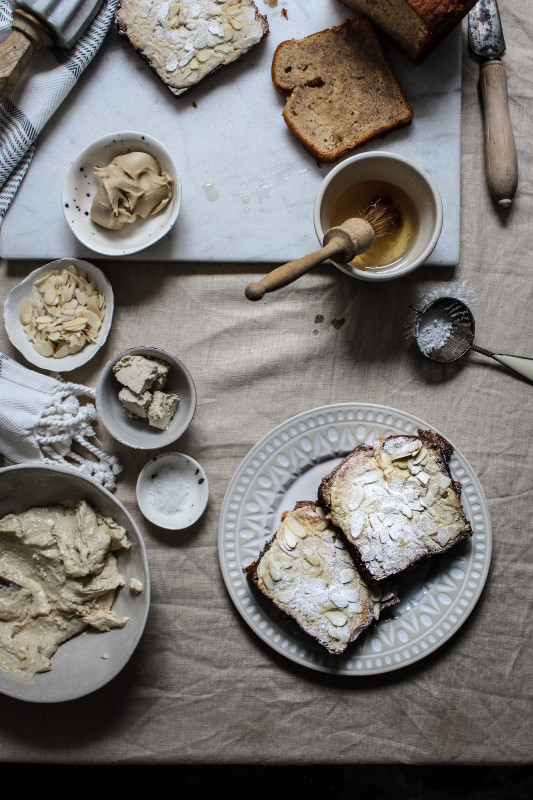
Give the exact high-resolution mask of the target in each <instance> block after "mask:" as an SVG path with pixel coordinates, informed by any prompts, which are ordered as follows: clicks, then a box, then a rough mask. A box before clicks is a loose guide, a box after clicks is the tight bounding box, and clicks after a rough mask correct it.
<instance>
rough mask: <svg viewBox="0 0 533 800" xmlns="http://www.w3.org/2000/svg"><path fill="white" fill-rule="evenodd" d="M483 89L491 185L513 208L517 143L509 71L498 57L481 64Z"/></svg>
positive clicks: (506, 205)
mask: <svg viewBox="0 0 533 800" xmlns="http://www.w3.org/2000/svg"><path fill="white" fill-rule="evenodd" d="M480 91H481V99H482V102H483V115H484V126H485V137H484V138H485V168H486V172H487V180H488V184H489V188H490V190H491V192H492V194H493V195H494V197H495V198H496V199H497V200H498V203H499V205H500V206H501V207H502V208H509V206H510V205H511V203H512V200H513V197H514V194H515V192H516V187H517V184H518V163H517V157H516V145H515V140H514V135H513V129H512V127H511V119H510V116H509V100H508V97H507V73H506V71H505V67H504V66H503V64H502V62H501V61H499V60H498V59H495V60H492V61H486V62H485V63H484V64H483V65H482V67H481V74H480Z"/></svg>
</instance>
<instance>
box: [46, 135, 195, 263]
mask: <svg viewBox="0 0 533 800" xmlns="http://www.w3.org/2000/svg"><path fill="white" fill-rule="evenodd" d="M62 204H63V213H64V215H65V220H66V221H67V223H68V225H69V227H70V229H71V231H72V232H73V234H74V235H75V236H76V238H77V239H78V240H79V241H80V242H81V243H82V244H83V245H85V246H86V247H88V248H90V249H91V250H94V251H95V252H97V253H101V254H102V255H107V256H125V255H130V254H132V253H137V252H139V251H140V250H144V249H145V248H147V247H150V245H152V244H155V242H157V241H159V240H160V239H161V238H162V237H163V236H166V234H167V233H168V232H169V231H170V230H171V228H172V226H173V225H174V223H175V222H176V219H177V216H178V213H179V209H180V205H181V181H180V176H179V172H178V169H177V167H176V165H175V163H174V161H173V159H172V157H171V156H170V153H169V152H168V151H167V150H166V148H165V147H164V146H163V145H162V144H161V142H159V141H158V140H157V139H154V138H153V137H152V136H149V135H148V134H145V133H139V132H136V131H128V132H123V133H109V134H107V135H106V136H103V137H102V138H100V139H97V140H96V141H95V142H92V143H91V144H89V145H88V146H87V147H85V148H84V149H83V150H82V151H81V152H80V153H79V154H78V155H77V156H76V157H75V158H74V159H73V160H72V161H71V162H70V165H69V167H68V170H67V174H66V177H65V181H64V184H63V192H62Z"/></svg>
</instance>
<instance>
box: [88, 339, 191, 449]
mask: <svg viewBox="0 0 533 800" xmlns="http://www.w3.org/2000/svg"><path fill="white" fill-rule="evenodd" d="M135 355H140V356H146V357H147V358H158V359H162V360H163V361H166V362H167V363H168V364H170V370H169V373H168V378H167V381H166V384H165V386H164V387H163V390H164V391H165V392H174V393H175V394H177V396H178V397H179V398H180V401H179V403H178V407H177V409H176V412H175V414H174V416H173V417H172V419H171V421H170V424H169V426H168V429H167V430H166V431H162V430H158V429H157V428H154V427H152V426H150V425H148V422H147V420H145V419H130V418H129V417H128V416H126V412H125V410H124V408H123V406H122V403H121V402H120V400H119V399H118V394H119V392H120V390H121V389H122V384H120V383H119V382H118V381H117V379H116V377H115V374H114V372H113V366H114V365H115V364H116V363H117V361H120V359H121V358H123V357H124V356H135ZM96 411H97V413H98V416H99V417H100V420H101V422H102V423H103V425H104V426H105V427H106V429H107V430H108V431H109V433H110V434H111V436H113V437H114V438H115V439H116V440H117V441H118V442H121V443H122V444H125V445H127V446H128V447H134V448H136V449H138V450H155V449H157V448H160V447H168V445H170V444H172V443H173V442H175V441H176V439H179V437H180V436H181V435H182V434H183V433H185V431H186V430H187V428H188V427H189V425H190V423H191V420H192V418H193V416H194V412H195V411H196V387H195V385H194V381H193V379H192V377H191V375H190V373H189V371H188V369H187V367H186V366H185V365H184V364H183V363H182V362H181V361H180V360H179V359H178V358H176V357H175V356H173V355H171V353H167V352H166V350H161V349H160V348H158V347H132V348H130V349H129V350H124V351H123V352H122V353H119V354H118V355H117V356H115V358H113V359H112V360H111V361H109V362H108V363H107V364H106V366H105V367H104V369H103V370H102V372H101V374H100V378H99V379H98V383H97V385H96Z"/></svg>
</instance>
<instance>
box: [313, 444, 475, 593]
mask: <svg viewBox="0 0 533 800" xmlns="http://www.w3.org/2000/svg"><path fill="white" fill-rule="evenodd" d="M452 452H453V448H452V446H451V445H450V444H449V442H447V441H446V440H445V439H444V438H443V437H442V436H439V435H438V434H436V433H433V432H432V431H423V430H418V435H417V436H404V435H401V436H388V437H380V438H378V439H376V440H374V441H373V442H370V443H369V444H361V445H359V446H358V447H356V448H355V450H353V452H352V453H350V454H349V455H348V456H347V457H346V458H345V459H343V461H341V463H340V464H339V465H338V466H337V467H336V468H335V469H334V470H333V471H332V472H331V473H330V474H329V475H327V476H326V477H325V478H324V479H323V480H322V482H321V484H320V486H319V491H318V498H319V502H320V503H321V504H323V505H324V507H326V508H327V509H328V510H329V514H330V516H331V520H332V522H333V523H334V524H335V525H338V526H339V528H341V530H342V531H343V532H344V535H345V536H346V538H347V539H348V541H349V542H350V544H351V545H352V546H353V548H354V552H355V557H356V562H357V565H358V568H359V570H360V572H361V573H362V574H363V575H364V576H366V578H367V579H369V580H383V579H384V578H387V577H389V576H391V575H396V574H397V573H399V572H402V571H403V570H405V569H407V568H409V567H412V566H413V565H414V564H416V563H417V562H418V561H420V559H422V558H425V557H427V556H432V555H435V554H436V553H442V552H444V551H445V550H448V549H449V548H450V547H453V546H454V545H455V544H457V543H458V542H460V541H462V540H463V539H466V538H467V537H469V536H471V535H472V528H471V526H470V522H469V521H468V519H467V518H466V516H465V514H464V511H463V507H462V505H461V500H460V494H461V485H460V483H458V482H457V481H454V480H453V478H452V476H451V474H450V469H449V461H450V457H451V455H452Z"/></svg>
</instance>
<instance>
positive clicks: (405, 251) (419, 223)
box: [313, 151, 442, 281]
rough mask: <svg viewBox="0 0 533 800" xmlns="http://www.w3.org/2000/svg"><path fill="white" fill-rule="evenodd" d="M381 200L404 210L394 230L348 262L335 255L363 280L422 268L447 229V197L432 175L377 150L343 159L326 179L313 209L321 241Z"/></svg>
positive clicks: (340, 265)
mask: <svg viewBox="0 0 533 800" xmlns="http://www.w3.org/2000/svg"><path fill="white" fill-rule="evenodd" d="M376 204H377V205H378V206H379V205H383V207H389V208H391V207H392V208H393V209H394V210H395V212H396V213H397V212H399V214H397V216H398V218H399V220H400V221H399V223H398V224H397V225H395V226H394V230H393V231H392V232H391V233H389V234H388V235H383V236H380V237H378V236H376V238H375V241H374V243H373V244H372V246H371V247H370V249H369V250H367V251H366V252H364V253H361V254H360V255H357V256H356V257H355V258H353V259H352V260H351V261H350V262H348V263H347V264H345V263H341V262H338V261H334V260H333V263H334V264H335V266H337V267H338V268H339V269H340V270H342V271H343V272H345V273H347V274H348V275H351V276H352V277H354V278H358V279H360V280H366V281H385V280H391V279H393V278H399V277H401V276H403V275H407V274H408V273H410V272H412V271H413V270H415V269H417V267H420V266H421V265H422V264H423V263H424V262H425V261H426V260H427V259H428V258H429V256H430V255H431V253H432V252H433V250H434V249H435V245H436V244H437V241H438V239H439V236H440V233H441V230H442V199H441V196H440V193H439V190H438V188H437V186H436V184H435V182H434V181H433V179H432V178H431V176H430V175H429V174H428V173H427V172H426V171H425V170H424V169H422V167H420V166H418V164H415V163H414V162H413V161H411V160H409V159H408V158H405V157H404V156H400V155H396V154H395V153H389V152H385V151H374V152H369V153H360V154H358V155H355V156H350V157H348V158H346V159H345V160H344V161H341V162H339V163H338V164H337V165H336V166H335V167H333V169H332V170H331V171H330V172H329V173H328V174H327V175H326V177H325V178H324V180H323V181H322V184H321V186H320V189H319V191H318V193H317V196H316V198H315V204H314V209H313V221H314V225H315V231H316V235H317V237H318V239H319V241H320V244H322V241H323V239H324V234H325V233H326V231H327V230H329V229H330V228H333V227H336V226H340V225H342V224H343V223H344V222H345V221H346V220H348V219H351V218H354V217H362V218H365V210H366V209H368V208H369V207H371V206H372V205H374V206H375V205H376Z"/></svg>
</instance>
